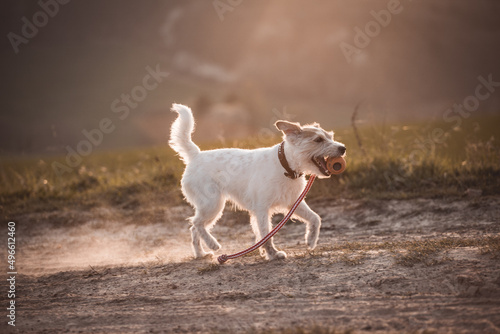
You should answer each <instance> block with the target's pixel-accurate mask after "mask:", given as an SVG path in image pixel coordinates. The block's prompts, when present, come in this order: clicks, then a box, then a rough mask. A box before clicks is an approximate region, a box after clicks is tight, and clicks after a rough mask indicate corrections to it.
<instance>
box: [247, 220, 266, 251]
mask: <svg viewBox="0 0 500 334" xmlns="http://www.w3.org/2000/svg"><path fill="white" fill-rule="evenodd" d="M250 226H252V231H253V233H254V234H255V243H258V242H259V241H260V240H261V239H262V237H261V235H260V229H259V222H258V221H257V218H256V217H255V216H254V215H253V214H250ZM259 253H260V255H261V256H262V257H265V256H266V251H265V250H264V248H262V247H260V248H259Z"/></svg>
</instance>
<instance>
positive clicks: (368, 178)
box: [0, 115, 500, 214]
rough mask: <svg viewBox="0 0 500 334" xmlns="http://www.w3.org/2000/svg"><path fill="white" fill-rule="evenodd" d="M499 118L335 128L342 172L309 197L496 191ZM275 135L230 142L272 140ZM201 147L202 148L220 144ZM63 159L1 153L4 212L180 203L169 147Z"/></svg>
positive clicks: (247, 144) (499, 187)
mask: <svg viewBox="0 0 500 334" xmlns="http://www.w3.org/2000/svg"><path fill="white" fill-rule="evenodd" d="M498 124H500V116H498V115H492V116H484V117H481V118H472V117H471V118H469V119H465V120H463V122H462V125H461V126H460V127H454V128H452V127H451V126H450V124H448V123H444V122H426V123H424V122H422V123H414V124H409V125H407V124H401V125H379V126H373V127H370V126H364V127H360V128H359V129H358V133H359V139H360V140H359V141H360V142H361V147H360V146H359V141H358V139H356V136H355V133H354V129H352V128H348V129H343V130H340V131H337V133H336V137H335V139H336V140H338V141H341V142H344V143H345V144H346V145H347V147H348V155H347V163H348V167H347V169H346V171H345V172H344V174H342V175H340V176H335V177H332V178H331V179H328V180H321V181H319V182H316V184H315V185H314V187H313V189H312V191H311V193H310V194H309V195H308V196H309V198H317V197H320V196H323V197H333V198H335V197H339V196H342V197H351V198H364V197H370V198H412V197H443V196H463V195H464V194H466V193H473V194H482V195H495V194H500V145H499V143H498V132H499V131H498ZM279 141H280V138H279V136H278V135H277V136H276V137H275V138H267V139H265V140H262V139H257V138H249V139H248V140H244V141H235V142H233V143H232V145H231V146H234V147H242V148H255V147H259V146H264V145H272V144H275V143H278V142H279ZM220 146H221V145H218V144H205V145H201V147H202V149H209V148H216V147H220ZM54 161H59V162H64V157H50V158H47V157H42V158H16V157H2V160H1V163H0V184H1V191H0V205H1V210H2V211H3V212H4V214H13V213H19V212H27V211H46V210H52V209H55V208H61V207H68V206H79V207H82V206H83V207H92V206H103V205H112V206H121V205H127V204H129V203H143V202H148V201H152V200H162V201H167V202H169V203H172V204H176V203H181V202H182V194H181V193H180V191H179V179H180V176H181V175H182V171H183V167H184V166H183V164H182V163H181V162H180V161H179V159H178V158H177V157H176V156H175V155H174V152H173V151H172V150H171V149H170V148H169V147H168V146H166V145H165V146H162V147H154V148H147V149H133V150H128V151H113V152H95V153H93V154H91V155H89V156H88V157H86V158H84V161H83V162H82V164H80V165H79V166H78V167H77V168H74V169H72V171H71V172H69V173H65V174H64V175H62V176H59V175H58V174H56V173H55V172H54V170H53V168H52V163H53V162H54Z"/></svg>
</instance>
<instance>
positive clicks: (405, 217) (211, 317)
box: [0, 196, 500, 333]
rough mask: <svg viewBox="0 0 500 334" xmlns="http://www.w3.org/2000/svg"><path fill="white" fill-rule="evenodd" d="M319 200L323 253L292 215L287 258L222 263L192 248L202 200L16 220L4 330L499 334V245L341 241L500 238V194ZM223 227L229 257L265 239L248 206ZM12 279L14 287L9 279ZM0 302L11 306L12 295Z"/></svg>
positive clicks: (285, 232)
mask: <svg viewBox="0 0 500 334" xmlns="http://www.w3.org/2000/svg"><path fill="white" fill-rule="evenodd" d="M309 205H310V206H311V207H312V208H313V210H315V211H316V212H318V213H319V214H320V215H321V217H322V219H323V225H322V229H321V234H320V242H319V245H318V250H317V251H315V252H308V251H307V249H306V247H305V245H304V230H305V228H304V225H303V224H301V223H299V222H295V221H291V222H289V223H288V224H287V225H285V227H284V228H283V229H282V230H281V231H280V232H279V233H278V235H277V236H276V237H275V243H276V245H277V247H278V248H280V249H282V250H284V251H286V252H287V253H288V258H287V259H286V260H276V261H267V260H265V259H263V258H262V257H260V255H259V254H258V253H253V254H250V255H248V256H246V257H243V258H240V259H236V260H231V261H228V262H227V263H226V264H224V265H221V266H220V265H217V264H215V260H214V259H212V258H204V259H199V260H194V259H193V258H192V255H191V249H190V234H189V230H188V223H187V222H186V218H187V217H189V216H190V215H192V209H191V208H190V207H189V206H184V205H182V206H176V207H168V206H167V205H165V206H163V205H159V204H154V203H150V204H149V205H148V206H137V205H132V206H126V207H122V208H93V209H89V210H70V209H65V210H60V211H55V212H50V213H26V214H23V215H20V216H17V217H14V218H15V219H12V220H14V221H15V222H16V224H17V225H16V226H17V231H16V249H17V272H18V275H17V277H16V290H17V291H16V307H17V308H16V327H15V328H13V327H11V326H7V324H6V321H5V316H3V317H4V320H3V321H2V324H0V331H1V332H20V333H21V332H22V333H65V332H68V333H72V332H83V333H88V332H96V333H103V332H107V333H140V332H151V333H156V332H172V333H218V332H224V333H240V332H243V333H248V332H261V331H264V332H265V331H270V330H271V329H272V330H275V331H277V332H280V331H281V330H284V329H288V330H294V329H303V330H308V329H310V328H314V327H315V326H316V327H318V326H319V327H321V328H322V329H329V330H333V329H335V330H352V331H354V332H384V333H385V332H405V333H407V332H418V331H424V330H427V331H428V332H433V331H436V332H439V333H500V261H499V260H498V254H495V253H491V252H485V251H484V250H481V249H480V248H478V247H455V248H452V249H448V250H446V251H441V252H439V253H437V254H434V255H433V256H432V261H424V262H419V263H415V264H413V265H411V266H408V265H402V264H400V263H398V261H396V256H395V251H394V250H389V249H387V250H384V249H381V250H369V251H366V252H363V253H357V252H351V253H349V252H348V251H347V250H345V251H342V250H332V248H333V246H335V245H339V244H343V243H346V242H351V243H352V242H356V243H361V244H372V243H383V242H393V241H418V240H431V239H442V238H456V239H464V238H468V239H475V238H478V239H479V238H484V237H488V236H498V235H499V232H500V197H481V196H479V197H465V198H453V199H451V198H450V199H412V200H390V201H383V200H334V201H332V200H328V201H327V200H321V201H312V202H309ZM213 234H214V236H215V237H216V238H217V239H218V240H219V242H220V243H221V244H222V246H223V249H222V250H221V251H219V252H217V255H219V254H222V252H226V253H232V252H236V251H240V250H242V249H244V248H246V247H248V246H250V245H251V244H252V242H253V234H252V232H251V229H250V226H249V224H248V217H247V215H246V214H245V213H241V212H234V211H230V210H227V211H226V212H225V214H224V216H223V218H222V219H221V221H220V222H219V223H218V225H217V226H216V227H215V228H214V230H213ZM3 239H6V238H3ZM2 243H5V242H4V241H3V240H2ZM6 248H7V247H6V246H5V245H4V246H2V249H1V252H2V253H1V254H2V256H3V258H6V252H5V250H6ZM396 253H397V252H396ZM485 253H486V254H485ZM2 271H3V272H5V271H4V270H2ZM1 289H2V291H7V290H8V287H7V284H6V280H5V279H2V287H1ZM0 299H1V305H4V306H3V307H5V305H8V304H7V303H8V302H7V300H6V294H5V293H2V295H1V296H0ZM3 309H4V310H5V308H3ZM4 312H5V311H4ZM297 332H300V331H299V330H297ZM320 332H321V331H320Z"/></svg>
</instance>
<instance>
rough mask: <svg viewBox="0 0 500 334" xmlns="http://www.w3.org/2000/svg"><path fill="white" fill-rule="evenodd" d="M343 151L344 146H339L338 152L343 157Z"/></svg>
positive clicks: (344, 149)
mask: <svg viewBox="0 0 500 334" xmlns="http://www.w3.org/2000/svg"><path fill="white" fill-rule="evenodd" d="M345 151H346V148H345V146H339V152H340V154H341V155H343V154H344V153H345Z"/></svg>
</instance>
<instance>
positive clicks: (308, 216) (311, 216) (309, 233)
mask: <svg viewBox="0 0 500 334" xmlns="http://www.w3.org/2000/svg"><path fill="white" fill-rule="evenodd" d="M295 215H297V216H298V217H299V218H300V219H301V220H304V223H306V226H307V227H306V236H305V238H306V244H307V246H308V247H309V248H310V249H314V248H315V247H316V244H317V242H318V237H319V229H320V227H321V218H320V217H319V215H318V214H317V213H316V212H314V211H313V210H311V208H310V207H309V206H308V205H307V204H306V202H302V203H300V204H299V206H298V207H297V210H296V211H295Z"/></svg>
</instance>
